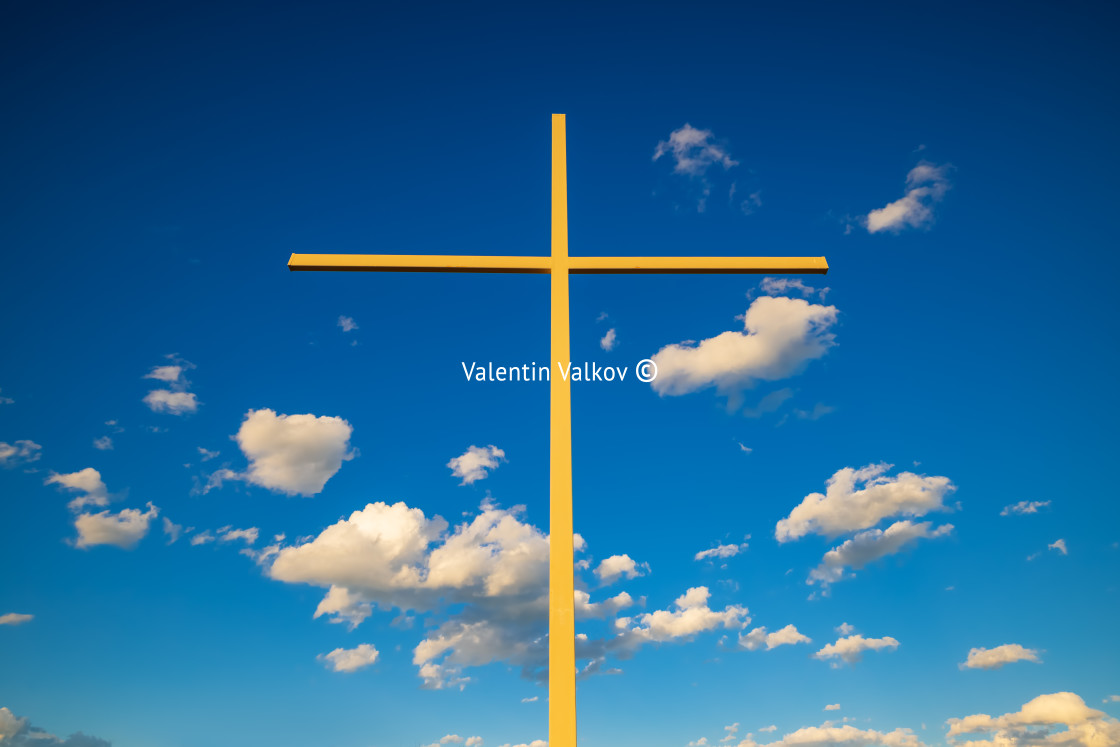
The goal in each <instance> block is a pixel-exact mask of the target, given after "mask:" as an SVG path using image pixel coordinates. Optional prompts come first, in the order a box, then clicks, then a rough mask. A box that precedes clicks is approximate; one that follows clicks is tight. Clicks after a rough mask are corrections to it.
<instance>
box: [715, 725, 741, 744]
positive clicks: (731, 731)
mask: <svg viewBox="0 0 1120 747" xmlns="http://www.w3.org/2000/svg"><path fill="white" fill-rule="evenodd" d="M723 730H724V731H725V732H727V735H726V736H724V738H723V739H721V740H719V741H720V742H730V741H732V740H734V739H735V735H736V734H737V733H739V722H738V721H736V722H735V723H733V724H729V725H727V726H725V727H723Z"/></svg>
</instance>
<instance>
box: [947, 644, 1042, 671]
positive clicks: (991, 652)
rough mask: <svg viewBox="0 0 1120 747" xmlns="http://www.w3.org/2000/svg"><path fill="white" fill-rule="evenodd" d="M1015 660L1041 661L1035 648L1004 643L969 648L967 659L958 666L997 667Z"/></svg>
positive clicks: (968, 667)
mask: <svg viewBox="0 0 1120 747" xmlns="http://www.w3.org/2000/svg"><path fill="white" fill-rule="evenodd" d="M1017 661H1033V662H1036V663H1039V664H1041V663H1042V660H1041V659H1039V658H1038V651H1036V650H1035V649H1033V648H1023V647H1022V646H1020V645H1019V644H1018V643H1005V644H1003V645H1002V646H996V647H995V648H972V649H969V650H968V659H967V660H966V661H964V662H962V663H961V664H960V665H959V666H960V668H961V669H999V668H1000V667H1002V666H1003V665H1004V664H1012V663H1014V662H1017Z"/></svg>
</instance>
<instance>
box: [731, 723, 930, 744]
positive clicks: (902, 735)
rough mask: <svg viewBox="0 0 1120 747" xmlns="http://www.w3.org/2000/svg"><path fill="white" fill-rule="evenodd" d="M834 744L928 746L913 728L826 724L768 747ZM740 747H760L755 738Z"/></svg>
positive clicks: (775, 742)
mask: <svg viewBox="0 0 1120 747" xmlns="http://www.w3.org/2000/svg"><path fill="white" fill-rule="evenodd" d="M830 745H850V746H851V747H873V746H874V747H926V745H925V744H924V743H923V742H922V741H921V740H919V739H918V738H917V736H915V735H914V733H913V732H912V731H911V730H910V729H895V730H893V731H886V732H884V731H875V730H874V729H857V728H856V727H854V726H852V725H851V724H844V725H843V726H835V725H833V724H831V723H829V722H826V723H825V724H824V725H823V726H806V727H803V728H801V729H798V730H797V731H794V732H791V733H789V734H786V735H785V736H784V737H782V738H781V739H779V740H777V741H774V742H768V743H767V744H766V745H765V747H829V746H830ZM739 747H760V746H759V745H757V744H756V743H755V742H754V740H753V739H747V740H744V741H743V742H740V743H739Z"/></svg>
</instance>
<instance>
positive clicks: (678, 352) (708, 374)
mask: <svg viewBox="0 0 1120 747" xmlns="http://www.w3.org/2000/svg"><path fill="white" fill-rule="evenodd" d="M836 315H837V310H836V307H835V306H821V305H818V304H811V303H809V302H808V301H806V300H805V299H802V298H786V297H784V296H764V297H762V298H758V299H755V300H754V301H753V302H752V303H751V305H750V307H749V308H748V309H747V312H746V314H745V315H744V316H743V329H744V331H743V332H736V331H734V330H732V331H728V332H724V333H722V334H719V335H716V336H715V337H712V338H709V339H706V340H701V341H700V342H699V343H698V344H689V343H679V344H673V345H667V346H665V347H663V348H661V350H659V351H658V352H657V353H655V354H654V355H653V361H654V362H655V363H656V364H657V368H658V374H657V378H656V379H654V380H653V381H652V382H651V386H652V387H653V389H654V391H656V392H657V393H658V394H660V395H662V396H664V395H681V394H688V393H690V392H694V391H697V390H700V389H704V388H706V387H710V386H714V387H716V391H717V392H719V393H720V394H721V395H725V396H729V397H730V396H731V395H733V394H736V393H738V392H741V390H743V389H746V388H749V387H751V386H753V385H754V383H755V382H756V381H776V380H779V379H784V378H787V377H789V376H793V375H794V374H797V373H799V372H800V371H801V370H802V369H803V368H804V367H805V366H806V365H808V363H809V361H812V360H816V359H817V358H821V357H823V356H824V355H825V354H826V353H827V352H828V350H829V349H830V348H831V347H832V346H833V345H835V344H836V343H835V335H834V334H833V333H832V332H831V329H832V327H833V325H834V324H835V323H836Z"/></svg>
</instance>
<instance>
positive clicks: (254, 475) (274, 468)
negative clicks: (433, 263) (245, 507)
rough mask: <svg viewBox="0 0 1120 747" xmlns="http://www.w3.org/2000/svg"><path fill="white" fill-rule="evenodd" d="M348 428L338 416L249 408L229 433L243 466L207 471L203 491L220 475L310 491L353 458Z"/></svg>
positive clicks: (294, 492)
mask: <svg viewBox="0 0 1120 747" xmlns="http://www.w3.org/2000/svg"><path fill="white" fill-rule="evenodd" d="M352 431H353V429H352V428H351V427H350V424H349V423H348V422H346V421H345V420H343V419H342V418H339V417H331V416H328V415H323V416H319V417H316V416H315V415H310V414H307V415H277V414H276V412H274V411H273V410H269V409H264V410H249V412H247V413H246V414H245V419H244V420H243V421H242V423H241V427H240V428H239V429H238V431H237V435H235V436H234V440H236V441H237V445H238V446H239V447H241V452H242V453H243V454H244V455H245V457H246V458H247V459H248V460H249V468H248V470H247V471H246V472H245V473H243V474H239V473H236V472H233V471H231V470H219V472H217V473H215V474H214V475H211V480H210V484H209V485H208V486H207V488H206V490H209V489H210V488H211V487H215V486H216V485H215V482H216V484H217V485H220V484H221V480H222V479H243V480H246V481H248V482H250V483H252V484H254V485H259V486H260V487H262V488H267V489H268V490H272V491H274V492H278V493H285V494H287V495H303V496H312V495H316V494H317V493H319V492H320V491H322V490H323V487H324V486H326V484H327V480H329V479H331V478H332V477H333V476H334V475H335V473H337V472H338V470H339V469H341V468H342V463H343V462H344V461H348V460H350V459H353V458H354V456H355V454H354V452H352V451H349V445H350V443H349V442H350V434H351V432H352ZM215 478H217V480H215Z"/></svg>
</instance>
